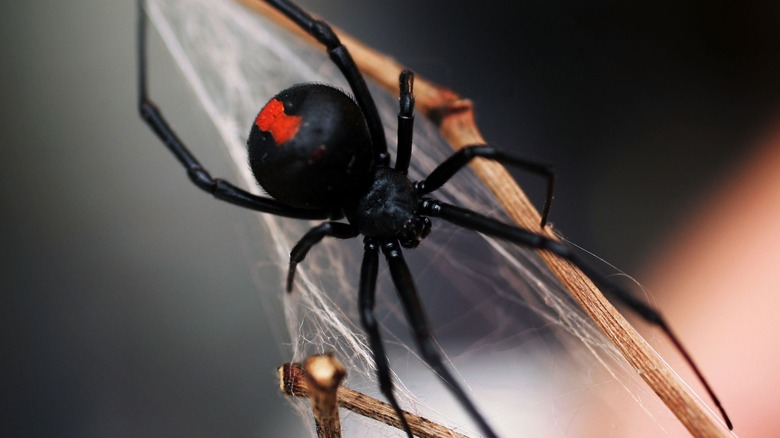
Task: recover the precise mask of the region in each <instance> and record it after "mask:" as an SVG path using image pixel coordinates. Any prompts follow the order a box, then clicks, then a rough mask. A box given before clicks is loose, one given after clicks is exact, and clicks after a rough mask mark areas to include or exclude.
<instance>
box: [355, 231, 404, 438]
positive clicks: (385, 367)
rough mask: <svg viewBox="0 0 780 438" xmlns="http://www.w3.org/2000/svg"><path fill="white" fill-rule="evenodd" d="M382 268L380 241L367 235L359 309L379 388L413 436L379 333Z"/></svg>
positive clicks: (361, 275)
mask: <svg viewBox="0 0 780 438" xmlns="http://www.w3.org/2000/svg"><path fill="white" fill-rule="evenodd" d="M378 268H379V246H378V245H377V242H376V241H375V240H374V239H372V238H370V237H367V238H365V240H364V254H363V264H362V266H361V268H360V291H359V292H358V310H359V312H360V322H361V323H362V324H363V329H364V330H365V331H366V334H368V342H369V343H370V344H371V352H372V353H373V355H374V364H375V365H376V374H377V378H378V379H379V390H380V391H382V394H384V396H385V397H386V398H387V401H388V402H389V403H390V405H391V406H392V407H393V410H394V411H395V414H396V415H397V416H398V418H399V419H400V420H401V426H402V427H403V429H404V432H406V434H407V435H408V436H409V438H411V437H412V430H411V428H410V427H409V423H408V422H407V421H406V417H405V416H404V413H403V411H402V410H401V406H400V405H399V404H398V400H396V398H395V394H394V393H393V378H392V375H391V374H390V363H389V362H388V360H387V354H386V353H385V347H384V344H383V343H382V336H381V334H380V333H379V323H378V322H377V320H376V316H375V315H374V298H375V296H376V277H377V271H378Z"/></svg>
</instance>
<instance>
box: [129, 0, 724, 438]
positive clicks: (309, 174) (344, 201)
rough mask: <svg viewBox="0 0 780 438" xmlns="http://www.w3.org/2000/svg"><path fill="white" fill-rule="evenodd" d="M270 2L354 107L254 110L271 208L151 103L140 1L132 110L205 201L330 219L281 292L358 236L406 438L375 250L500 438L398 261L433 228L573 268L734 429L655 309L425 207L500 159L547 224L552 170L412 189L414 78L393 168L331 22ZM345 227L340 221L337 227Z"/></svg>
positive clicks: (341, 103) (369, 318) (430, 355)
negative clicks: (535, 185) (664, 343)
mask: <svg viewBox="0 0 780 438" xmlns="http://www.w3.org/2000/svg"><path fill="white" fill-rule="evenodd" d="M266 1H267V3H268V4H269V5H271V6H272V7H274V8H275V9H277V10H278V11H280V12H281V13H282V14H284V15H285V16H287V17H288V18H289V19H290V20H292V21H293V22H294V23H295V24H297V25H298V26H300V28H301V29H303V30H304V31H305V32H307V33H308V34H310V35H311V36H312V37H314V38H315V39H316V40H317V41H318V42H319V43H321V44H322V45H323V46H325V48H326V50H327V52H328V54H329V55H330V58H331V60H332V61H333V63H334V64H335V65H336V66H337V67H338V68H339V70H340V71H341V73H342V74H343V75H344V77H345V78H346V80H347V82H348V83H349V86H350V88H351V90H352V93H353V94H354V99H353V98H352V97H350V96H348V95H347V94H345V93H344V92H342V91H340V90H338V89H336V88H333V87H331V86H328V85H322V84H312V83H308V84H298V85H294V86H292V87H290V88H287V89H286V90H283V91H281V92H280V93H278V94H277V95H276V96H274V97H273V98H272V99H271V100H270V101H269V102H268V103H267V104H266V105H265V106H264V107H263V108H262V109H261V110H260V112H259V114H258V115H257V117H256V119H255V120H254V121H253V123H252V127H251V130H250V133H249V139H248V142H247V145H248V153H249V163H250V165H251V168H252V171H253V173H254V176H255V178H256V179H257V181H258V183H259V184H260V185H261V186H262V188H263V189H264V190H265V191H266V192H267V193H268V194H269V195H270V196H271V197H261V196H256V195H254V194H251V193H249V192H247V191H245V190H243V189H241V188H239V187H237V186H235V185H233V184H231V183H230V182H227V181H225V180H222V179H219V178H213V177H212V176H211V175H210V174H209V173H208V172H207V171H206V169H204V168H203V166H202V165H201V164H200V162H199V161H198V160H197V159H196V158H195V157H194V156H193V155H192V153H190V151H189V150H188V149H187V147H186V146H185V145H184V144H183V143H182V141H181V140H179V138H178V137H177V135H176V133H175V132H174V130H173V129H172V128H171V127H170V126H169V125H168V123H167V121H166V119H165V118H164V117H163V116H162V114H161V113H160V111H159V110H158V109H157V106H156V105H155V104H154V103H153V102H152V101H151V99H150V98H149V97H148V93H147V85H146V84H147V72H146V41H145V40H146V17H145V14H144V13H143V7H144V1H143V0H139V1H138V7H139V21H138V23H139V28H138V65H139V71H138V74H139V78H138V82H139V95H138V105H139V111H140V113H141V117H142V118H143V120H144V121H145V122H146V123H147V124H148V125H149V127H151V129H152V130H153V131H154V133H155V134H156V135H157V136H158V137H159V138H160V140H162V142H163V143H164V144H165V145H166V146H167V147H168V149H170V151H171V152H172V153H173V154H174V156H175V157H176V158H177V159H178V160H179V162H181V164H182V165H183V166H184V167H185V169H186V171H187V174H188V175H189V177H190V179H191V180H192V182H193V183H194V184H195V185H196V186H198V187H199V188H201V189H202V190H204V191H206V192H208V193H211V194H212V195H214V196H215V197H216V198H218V199H221V200H223V201H226V202H229V203H231V204H235V205H238V206H241V207H244V208H248V209H251V210H257V211H260V212H263V213H269V214H273V215H278V216H286V217H290V218H295V219H319V220H325V221H324V222H322V223H321V224H320V225H318V226H316V227H314V228H312V229H310V230H309V231H308V232H307V233H306V234H305V235H304V236H303V237H302V238H301V239H300V241H299V242H298V243H297V244H296V245H295V246H294V247H293V249H292V252H291V254H290V267H289V273H288V277H287V290H288V292H290V291H292V288H293V281H294V278H295V270H296V266H297V264H298V263H300V262H302V261H303V260H304V258H305V257H306V254H307V253H308V252H309V250H311V248H312V247H313V246H314V245H316V244H317V243H319V242H320V241H321V240H322V239H323V238H325V237H335V238H339V239H350V238H354V237H358V236H360V235H362V236H363V242H364V255H363V262H362V266H361V270H360V281H359V292H358V297H359V298H358V307H359V311H360V317H361V323H362V325H363V328H364V329H365V331H366V332H367V334H368V339H369V343H370V347H371V350H372V352H373V356H374V361H375V363H376V368H377V377H378V380H379V387H380V390H381V392H382V393H383V394H384V396H385V397H386V398H387V400H388V401H389V402H390V404H391V405H392V407H393V409H394V410H395V411H396V413H397V414H398V416H399V418H400V419H401V423H402V425H403V429H404V430H405V432H406V433H407V434H408V435H409V436H410V437H411V436H412V432H411V429H410V428H409V424H408V423H407V421H406V419H405V418H404V415H403V413H402V411H401V408H400V406H399V404H398V401H397V400H396V397H395V395H394V393H393V381H392V379H391V373H390V365H389V362H388V360H387V357H386V355H385V349H384V346H383V343H382V338H381V336H380V332H379V326H378V323H377V320H376V318H375V316H374V297H375V290H376V280H377V273H378V266H379V252H380V251H381V252H382V253H383V254H384V256H385V259H386V260H387V263H388V265H389V268H390V274H391V277H392V280H393V284H394V285H395V288H396V290H397V292H398V294H399V297H400V299H401V303H402V306H403V309H404V310H405V314H406V318H407V320H408V323H409V326H410V328H411V330H412V332H413V335H414V339H415V341H416V343H417V348H418V349H419V352H420V355H421V357H422V359H423V360H424V362H425V363H426V364H427V365H428V366H430V367H431V368H432V369H433V371H434V372H435V373H436V375H437V376H439V378H440V379H441V380H442V381H443V382H444V383H445V384H446V385H447V387H448V388H449V389H450V390H451V391H452V393H453V395H454V396H455V398H456V399H457V400H458V402H459V403H460V404H461V405H462V406H463V408H464V409H465V410H466V411H467V412H468V414H469V415H470V416H471V417H472V419H473V420H474V421H475V422H476V423H477V425H478V426H479V428H480V429H481V431H482V433H484V434H485V435H486V436H489V437H495V436H496V434H495V433H494V432H493V430H492V429H491V427H490V425H489V424H488V423H487V421H486V420H485V418H484V417H483V415H482V414H481V413H480V412H479V410H478V409H477V407H476V406H475V404H474V403H473V402H472V401H471V399H470V398H469V397H468V396H467V395H466V392H465V391H464V390H463V388H462V387H461V385H460V384H459V383H458V380H457V379H455V377H454V376H453V374H452V373H451V372H450V370H449V368H448V367H446V366H445V365H444V363H443V361H442V355H441V353H440V351H439V349H438V347H437V346H436V343H435V342H434V341H433V334H432V332H431V329H430V327H429V324H428V322H427V318H426V315H425V311H424V309H423V307H422V305H421V303H420V298H419V294H418V291H417V288H416V286H415V283H414V280H413V279H412V276H411V274H410V271H409V268H408V266H407V264H406V262H405V261H404V257H403V253H402V250H401V248H402V247H403V248H414V247H416V246H417V245H419V244H420V242H421V241H422V240H423V239H425V237H426V236H427V235H428V234H429V233H430V231H431V218H440V219H443V220H445V221H448V222H451V223H453V224H455V225H457V226H460V227H463V228H467V229H470V230H474V231H476V232H480V233H484V234H486V235H490V236H493V237H497V238H499V239H503V240H506V241H508V242H511V243H514V244H516V245H521V246H525V247H529V248H535V249H541V250H545V251H549V252H551V253H554V254H556V255H557V256H558V257H561V258H563V259H566V260H568V261H570V262H572V263H573V264H574V265H576V266H577V267H579V268H580V269H581V270H582V271H583V272H584V273H585V274H586V275H587V276H588V277H590V278H591V279H592V280H593V281H594V283H596V284H597V285H599V286H600V287H601V289H602V290H604V291H605V292H607V293H609V294H610V296H611V297H612V298H614V299H616V300H618V301H619V302H621V303H622V304H624V305H626V306H628V307H629V308H630V309H631V310H633V311H634V312H636V313H637V314H638V315H639V316H641V317H642V318H644V319H645V320H646V321H648V322H649V323H651V324H654V325H655V326H657V327H659V328H660V329H661V330H662V331H664V333H666V335H667V336H668V337H669V338H670V339H671V340H672V342H673V343H674V345H675V346H676V347H677V349H678V350H679V351H680V352H681V353H682V354H683V356H684V357H685V359H686V360H687V362H688V363H689V365H690V366H691V367H692V368H693V370H694V371H695V372H696V374H697V376H698V377H699V379H700V380H701V381H702V382H704V385H705V387H706V389H707V391H708V392H709V394H710V396H711V397H712V399H713V400H714V401H715V404H716V405H717V406H718V408H719V409H720V411H721V414H722V415H723V417H724V419H725V420H726V423H727V425H728V426H729V428H731V422H730V421H729V419H728V416H727V415H726V413H725V411H724V409H723V407H722V406H721V404H720V402H719V401H718V399H717V397H716V396H715V394H714V393H713V391H712V389H711V388H710V386H709V385H708V384H707V383H706V381H705V380H704V378H703V376H702V374H701V372H700V371H699V369H698V368H697V367H696V365H695V364H694V363H693V360H692V359H691V357H690V355H689V354H688V353H687V352H686V350H685V349H684V348H683V347H682V345H681V343H680V341H679V340H678V339H677V337H676V336H675V335H674V334H673V332H672V331H671V329H670V328H669V326H668V325H667V323H666V322H665V320H664V319H663V317H662V316H661V314H660V313H659V312H658V311H657V310H655V309H654V308H653V307H651V306H650V305H648V304H646V303H644V302H643V301H641V300H639V299H637V298H635V297H634V295H632V294H631V293H630V292H629V291H627V290H625V289H623V288H621V287H619V286H617V285H615V284H614V283H612V282H611V281H610V280H608V279H607V278H605V277H604V276H603V275H601V274H600V273H598V272H597V271H596V270H594V269H593V268H591V267H590V266H589V265H588V264H586V263H584V262H583V261H582V260H581V259H580V257H579V256H578V255H577V254H576V253H575V252H574V251H573V248H572V247H570V246H569V245H568V244H566V243H564V242H559V241H556V240H553V239H550V238H548V237H545V236H543V235H540V234H537V233H534V232H531V231H528V230H525V229H522V228H518V227H516V226H514V225H509V224H505V223H502V222H500V221H497V220H495V219H492V218H489V217H487V216H484V215H482V214H480V213H478V212H475V211H471V210H467V209H464V208H461V207H457V206H455V205H450V204H447V203H444V202H441V201H438V200H437V199H436V198H434V197H432V196H430V194H431V193H433V192H434V191H436V190H437V189H438V188H440V187H441V186H442V185H444V184H445V183H447V181H448V180H449V179H450V178H451V177H452V176H453V175H455V174H456V173H457V172H458V171H460V170H461V169H463V168H464V167H465V166H466V165H467V164H468V163H469V162H470V161H471V160H472V159H474V158H476V157H481V158H487V159H491V160H495V161H497V162H500V163H502V164H505V165H510V166H515V167H518V168H519V169H522V170H524V171H528V172H532V173H536V174H538V175H541V176H542V177H544V178H546V180H547V197H546V201H545V205H544V208H543V213H542V225H544V224H545V222H546V220H547V216H548V214H549V208H550V202H551V200H552V190H553V181H554V173H553V171H552V169H551V168H550V167H548V166H546V165H543V164H539V163H535V162H531V161H527V160H524V159H521V158H518V157H514V156H512V155H509V154H505V153H503V152H501V151H499V150H497V149H495V148H493V147H491V146H489V145H484V144H483V145H472V146H468V147H465V148H463V149H461V150H459V151H457V152H455V153H453V154H452V155H451V156H450V157H449V158H447V159H446V160H445V161H444V162H443V163H441V164H439V165H438V166H437V167H436V168H435V169H434V170H433V171H432V172H431V173H430V174H429V175H428V176H427V177H425V178H423V179H421V180H419V181H414V182H413V181H411V180H410V179H409V178H408V176H407V170H408V167H409V163H410V160H411V158H412V134H413V123H414V93H413V86H414V74H413V73H412V72H411V71H408V70H406V71H403V72H402V73H401V75H400V80H399V91H400V93H399V95H400V97H399V102H400V111H399V113H398V148H397V151H398V152H397V154H396V155H397V156H396V159H395V163H394V165H391V163H390V161H391V157H390V154H389V153H388V150H387V144H386V141H385V137H384V133H383V130H382V122H381V120H380V118H379V115H378V112H377V109H376V105H375V104H374V100H373V98H372V97H371V94H370V93H369V91H368V88H367V87H366V83H365V80H364V79H363V76H362V74H361V73H360V72H359V71H358V69H357V67H356V65H355V63H354V61H353V59H352V57H351V55H350V53H349V51H348V50H347V48H346V47H344V46H343V45H342V44H341V42H340V41H339V38H338V37H337V36H336V34H335V33H334V32H333V31H332V30H331V28H330V26H329V25H328V24H327V23H325V22H323V21H320V20H316V19H314V18H312V17H311V16H310V15H309V14H308V13H306V12H305V11H303V10H301V9H300V8H298V7H297V6H296V5H294V4H292V3H290V2H288V1H286V0H266ZM344 218H346V222H338V220H339V219H344Z"/></svg>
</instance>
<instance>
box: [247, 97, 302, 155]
mask: <svg viewBox="0 0 780 438" xmlns="http://www.w3.org/2000/svg"><path fill="white" fill-rule="evenodd" d="M302 118H303V117H301V116H288V115H287V114H285V113H284V104H283V103H282V102H280V101H278V100H276V99H272V100H271V101H270V102H268V104H267V105H266V106H265V107H264V108H263V109H262V111H260V114H258V115H257V120H255V125H257V127H258V128H260V129H261V130H263V131H266V132H270V133H271V135H272V136H273V137H274V140H275V141H276V143H277V144H279V145H281V144H282V143H284V142H286V141H287V140H289V139H291V138H293V137H295V133H296V132H298V128H299V127H300V126H301V119H302Z"/></svg>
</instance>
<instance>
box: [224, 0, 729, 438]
mask: <svg viewBox="0 0 780 438" xmlns="http://www.w3.org/2000/svg"><path fill="white" fill-rule="evenodd" d="M239 1H240V2H241V3H244V4H246V5H248V6H250V7H251V8H253V9H256V10H258V11H260V12H262V13H263V14H264V15H266V16H268V17H270V18H271V19H273V20H274V21H275V22H277V23H278V24H280V25H282V26H284V27H286V28H287V29H289V30H290V31H292V32H294V33H296V34H298V35H300V36H301V37H303V38H306V39H309V40H310V41H312V42H313V43H315V42H314V40H313V39H311V38H310V37H309V36H308V35H307V34H305V33H304V32H303V31H301V30H300V28H298V27H297V26H295V25H294V24H293V23H291V22H289V21H288V20H287V19H286V18H285V17H284V16H282V15H281V14H279V13H278V12H277V11H275V10H273V9H272V8H270V7H268V6H267V5H265V4H264V3H261V2H259V1H257V0H239ZM334 30H335V31H336V33H337V34H338V36H339V38H340V39H341V41H342V42H343V43H344V45H345V46H346V47H347V48H348V49H349V51H350V52H351V53H352V56H353V58H354V59H355V62H356V64H357V65H358V67H359V68H360V70H361V71H362V72H363V73H364V74H365V75H366V76H369V77H371V78H372V79H374V80H375V81H376V82H377V83H379V84H381V85H382V86H384V87H385V88H387V89H388V90H390V91H391V92H393V93H396V92H397V91H398V76H399V74H400V73H401V71H402V70H403V69H404V67H403V66H402V65H401V64H399V63H398V62H396V61H395V60H394V59H392V58H390V57H388V56H386V55H384V54H381V53H379V52H377V51H375V50H373V49H371V48H369V47H368V46H366V45H364V44H363V43H361V42H360V41H357V40H356V39H354V38H353V37H351V36H349V35H348V34H346V33H345V32H343V31H341V30H340V29H334ZM414 91H415V97H416V107H417V109H418V111H419V112H421V113H423V114H425V115H426V116H427V117H429V118H430V119H431V120H433V121H434V122H435V123H437V125H438V126H439V130H440V132H441V134H442V136H443V137H444V138H445V139H446V140H447V142H449V144H450V145H451V146H452V147H453V149H455V150H457V149H460V148H462V147H463V146H466V145H470V144H484V143H486V142H485V139H484V138H483V137H482V135H481V134H480V132H479V129H478V128H477V126H476V123H475V121H474V109H473V105H472V104H471V102H470V101H469V100H466V99H462V98H461V97H460V96H459V95H458V94H457V93H455V92H453V91H451V90H449V89H446V88H444V87H441V86H439V85H436V84H434V83H432V82H430V81H427V80H425V79H423V78H420V77H416V78H415V89H414ZM471 166H472V169H473V170H474V172H475V173H476V174H477V176H479V178H480V179H481V180H482V182H483V183H484V184H485V185H486V186H487V187H488V188H489V189H490V190H491V191H492V192H493V194H494V195H495V196H496V198H497V199H498V201H499V202H500V203H501V205H502V206H503V207H504V209H505V210H506V211H507V213H508V214H509V216H510V217H511V218H512V220H514V221H515V223H516V224H517V225H519V226H521V227H523V228H525V229H528V230H531V231H536V232H540V233H544V234H546V235H547V236H549V237H550V238H553V239H557V236H556V235H555V233H554V231H553V229H552V227H551V226H547V227H545V228H544V229H542V228H540V226H539V223H540V219H541V218H540V215H539V212H538V211H537V210H536V208H535V207H534V206H533V204H532V203H531V202H530V200H529V199H528V197H527V196H526V195H525V193H524V192H523V191H522V190H521V189H520V187H518V185H517V183H516V182H515V180H514V179H513V178H512V177H511V175H510V174H509V172H507V170H506V169H505V168H504V167H503V166H502V165H501V164H498V163H496V162H493V161H489V160H483V159H478V160H475V161H473V162H472V164H471ZM539 255H540V257H541V258H542V260H544V261H545V263H547V265H548V266H549V268H550V270H551V271H552V272H553V274H555V276H556V277H558V279H559V280H560V281H561V283H562V284H563V285H564V286H565V287H566V288H567V289H568V291H569V293H570V294H571V295H572V297H574V299H575V300H577V302H578V303H579V304H580V305H581V306H582V308H583V309H584V310H585V312H586V313H587V314H588V315H589V316H590V318H591V319H592V320H593V321H594V322H595V323H596V325H597V326H598V327H599V328H600V329H601V330H602V331H603V332H604V333H605V334H606V335H607V337H608V338H609V339H610V341H611V342H612V343H613V344H614V345H615V347H617V349H618V350H619V351H620V352H621V354H622V355H623V357H625V358H626V360H627V361H628V363H629V364H631V366H632V367H634V369H635V370H636V371H637V373H639V375H640V376H641V377H642V379H643V380H644V381H645V382H646V383H647V384H648V385H649V386H650V388H651V389H652V390H653V391H654V392H655V393H656V394H657V395H658V397H659V398H660V399H661V401H662V402H663V403H664V404H666V406H667V407H668V408H669V409H670V410H671V411H672V412H673V413H674V415H675V416H676V417H677V418H678V419H679V420H680V422H682V423H683V425H684V426H685V427H686V428H687V429H688V431H689V432H690V433H691V434H692V435H693V436H695V437H728V436H734V435H733V434H732V433H731V431H729V430H728V429H727V428H726V427H725V426H724V425H723V424H722V423H721V422H720V421H718V420H716V419H715V417H714V416H713V415H712V413H711V412H710V410H709V409H708V408H707V407H705V406H704V405H703V404H702V402H701V401H700V400H699V399H698V398H697V397H696V396H695V395H694V394H693V392H692V391H691V390H690V389H689V388H688V386H687V385H686V384H685V383H684V382H682V381H681V380H680V378H679V377H678V376H677V375H676V374H675V373H674V371H672V370H671V368H669V366H668V365H667V364H666V363H665V362H663V360H661V358H660V357H659V356H658V355H657V354H656V353H655V351H653V349H652V348H651V347H650V346H649V345H648V344H647V342H645V340H644V339H642V337H641V336H640V335H639V334H638V333H637V332H636V330H634V328H633V327H631V325H630V324H629V323H628V322H627V321H626V320H625V318H623V316H622V315H621V314H620V313H619V312H618V311H617V310H616V309H615V308H614V307H613V306H612V305H611V304H610V303H609V302H608V301H607V299H606V298H604V295H603V294H602V293H601V292H600V291H599V290H598V289H597V288H596V286H595V285H594V284H593V283H592V282H591V281H590V279H589V278H587V276H585V275H584V274H583V273H582V272H580V270H579V269H577V268H576V267H575V266H573V265H572V264H571V263H569V262H567V261H565V260H562V259H560V258H558V257H556V256H554V255H552V254H550V253H547V252H544V251H540V252H539Z"/></svg>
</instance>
